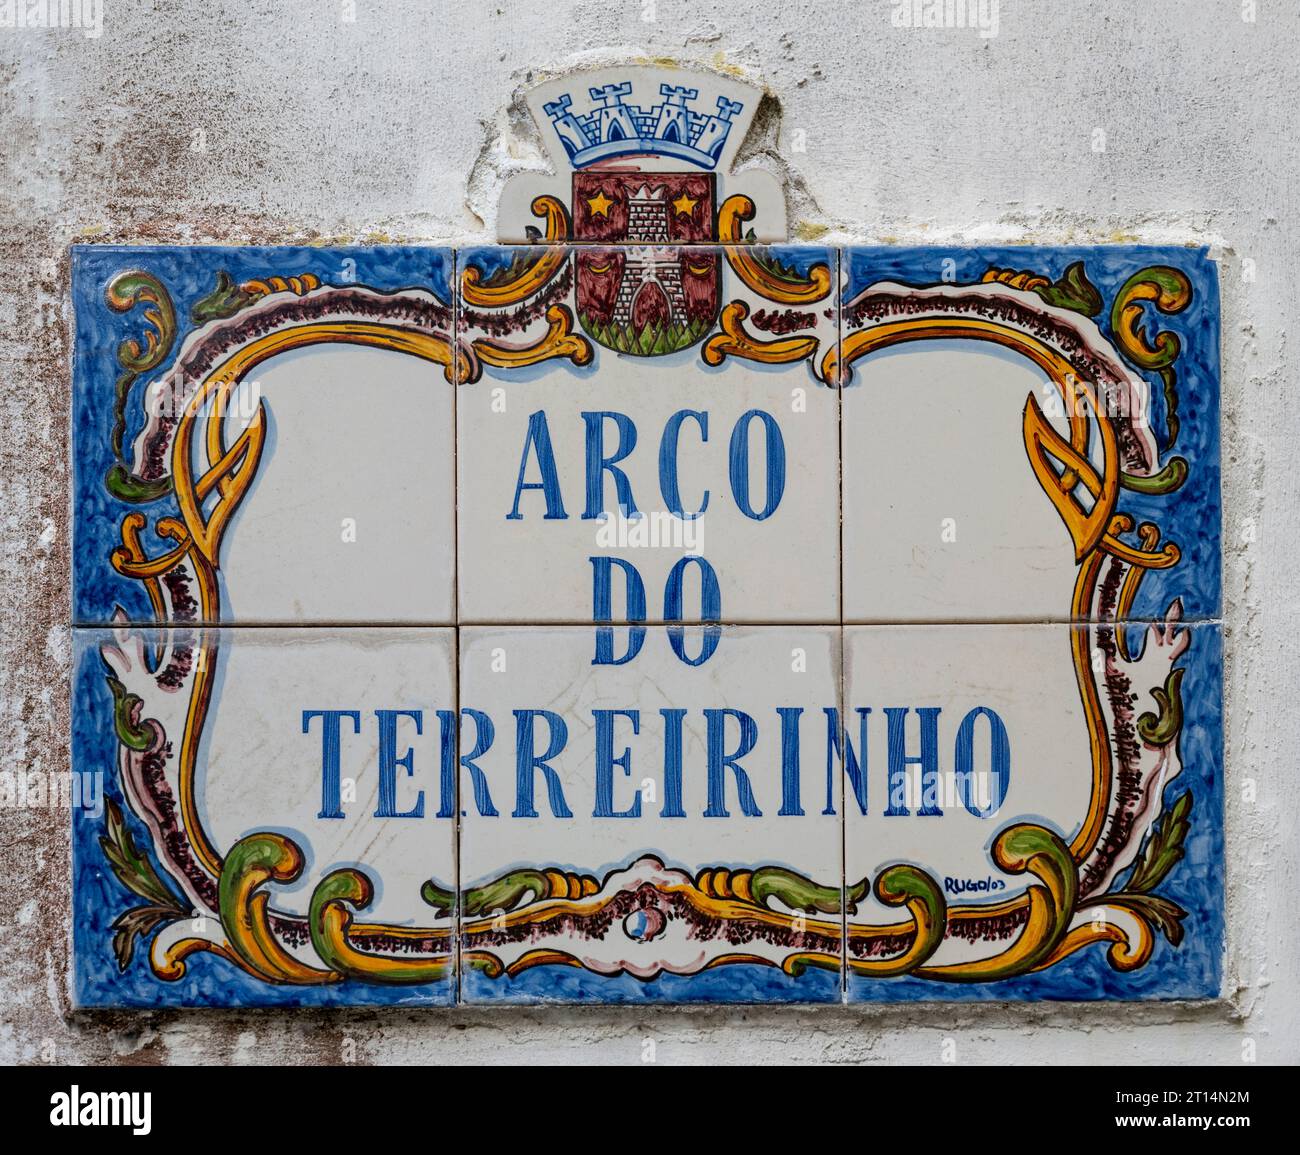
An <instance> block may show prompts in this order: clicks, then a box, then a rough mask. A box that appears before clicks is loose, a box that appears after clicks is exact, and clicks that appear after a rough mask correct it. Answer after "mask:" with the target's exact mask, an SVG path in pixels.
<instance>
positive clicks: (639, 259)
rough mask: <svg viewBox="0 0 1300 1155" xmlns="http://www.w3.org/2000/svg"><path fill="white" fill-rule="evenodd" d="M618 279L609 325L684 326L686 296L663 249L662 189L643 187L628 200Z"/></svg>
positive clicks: (674, 261) (674, 262) (671, 256)
mask: <svg viewBox="0 0 1300 1155" xmlns="http://www.w3.org/2000/svg"><path fill="white" fill-rule="evenodd" d="M627 243H628V245H629V246H631V247H630V248H629V250H628V252H627V256H626V259H625V261H624V265H623V278H622V280H621V282H620V283H619V286H618V296H617V297H616V298H615V301H614V321H615V322H616V323H617V324H620V325H631V326H632V327H633V328H634V329H637V330H639V329H641V328H642V327H643V326H644V325H645V324H646V323H647V322H650V323H654V322H659V323H660V324H663V325H667V324H670V323H672V322H673V321H679V322H683V323H684V322H685V320H686V295H685V293H683V292H682V270H681V264H680V263H679V261H678V258H677V255H676V253H675V252H674V251H673V250H672V249H671V248H667V247H666V246H667V245H668V244H669V237H668V199H667V190H666V187H665V186H664V185H657V186H656V187H654V188H651V187H650V186H649V185H648V184H643V185H642V186H641V187H640V188H639V189H638V190H637V191H636V192H634V193H633V194H632V195H631V196H630V197H629V198H628V220H627Z"/></svg>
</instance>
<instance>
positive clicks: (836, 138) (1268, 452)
mask: <svg viewBox="0 0 1300 1155" xmlns="http://www.w3.org/2000/svg"><path fill="white" fill-rule="evenodd" d="M1248 6H1249V5H1248ZM891 7H892V5H891V4H890V3H888V2H887V0H849V2H843V0H836V2H824V3H813V2H812V0H795V2H790V0H765V2H762V3H757V2H751V0H731V2H730V3H727V4H725V5H721V4H716V5H715V4H706V3H699V2H693V3H687V2H685V0H655V3H654V4H653V5H650V4H648V3H646V4H643V2H642V0H550V2H549V3H543V2H541V0H527V2H524V0H496V2H495V3H490V4H484V3H464V2H461V3H454V4H415V3H401V2H398V0H356V5H355V8H356V19H355V22H352V23H347V22H344V21H343V20H342V19H341V16H342V15H343V13H344V11H345V5H344V4H343V3H342V2H341V0H296V2H290V0H283V2H275V0H253V2H246V3H236V2H233V0H231V2H219V0H172V2H166V0H153V2H148V0H104V9H105V10H104V22H103V34H102V36H100V37H98V38H96V39H88V38H86V37H85V36H84V35H82V34H81V33H80V32H78V31H32V30H26V31H16V30H12V29H6V28H0V118H2V119H0V153H2V155H3V180H0V253H2V254H3V260H2V267H3V273H4V275H3V278H0V406H2V411H0V420H2V422H3V426H2V429H3V434H2V435H0V486H2V487H3V494H2V495H0V550H2V561H3V586H2V594H0V615H2V616H0V624H2V626H3V635H2V637H3V640H2V644H0V759H2V760H3V766H4V768H6V769H19V768H22V769H46V770H52V771H53V770H59V769H63V768H65V766H66V760H67V743H66V739H65V734H66V728H67V719H68V700H67V699H68V692H67V679H68V672H69V636H68V629H67V625H66V623H67V622H68V620H69V606H68V596H67V589H68V579H69V567H68V479H69V472H68V457H67V455H68V443H67V432H66V429H67V410H68V403H67V402H68V389H69V381H70V370H69V358H70V345H69V341H68V336H67V329H66V325H67V321H68V309H67V282H68V273H67V258H66V248H67V245H68V244H69V243H71V242H73V241H75V240H78V239H85V238H102V239H106V240H107V239H114V240H123V241H154V242H200V241H227V242H234V243H239V242H250V241H262V242H275V241H288V240H298V239H304V238H308V239H321V240H376V239H390V238H391V239H397V240H416V241H456V240H464V239H467V238H479V239H483V238H486V237H488V236H489V235H490V233H489V232H485V230H490V228H491V225H492V217H493V212H494V205H495V201H496V196H497V192H498V190H499V186H500V182H501V179H502V178H503V176H504V175H505V174H506V173H508V172H509V171H512V170H514V169H515V168H517V167H519V166H524V167H527V166H528V165H532V164H537V163H538V161H537V157H536V147H535V142H534V141H533V140H532V138H531V129H530V128H529V126H528V124H526V123H525V120H526V117H525V114H523V113H522V112H521V108H522V106H521V105H519V104H518V103H516V102H514V101H513V99H512V97H513V94H514V93H515V92H516V90H517V89H518V87H519V86H520V85H522V84H525V83H527V82H528V81H529V80H530V79H531V78H533V77H535V76H538V75H541V74H542V71H543V70H557V69H564V68H566V67H568V66H570V65H572V64H573V63H575V62H580V61H582V60H584V59H592V58H608V57H618V56H626V55H629V54H633V53H646V54H648V55H650V56H653V57H671V58H673V59H678V60H683V61H696V62H700V63H703V64H707V65H714V66H725V67H728V68H731V67H737V68H740V69H742V70H744V71H745V72H746V73H748V74H750V75H753V76H755V77H758V78H760V79H762V80H763V81H764V82H765V83H766V84H767V86H768V87H769V90H770V91H771V93H772V94H773V95H774V97H775V98H776V99H775V100H774V101H772V102H769V105H768V106H767V107H766V108H765V110H764V115H763V116H762V117H761V123H760V125H759V126H758V129H757V135H758V137H759V139H758V141H757V142H756V143H755V142H752V143H751V145H750V147H749V148H748V149H747V150H746V151H747V155H749V156H750V157H751V159H752V161H753V162H754V163H762V164H770V165H773V166H776V167H779V168H782V169H785V170H787V173H788V176H789V177H790V180H791V188H792V219H794V220H796V221H798V222H799V232H800V235H802V236H805V237H809V238H811V237H815V236H824V237H827V238H829V239H836V240H870V241H889V240H922V241H938V240H947V239H952V240H977V239H1023V240H1026V241H1028V240H1034V241H1044V242H1051V241H1108V240H1119V239H1141V240H1159V241H1171V240H1172V241H1181V240H1193V239H1203V240H1209V241H1210V242H1212V243H1214V244H1216V245H1217V246H1218V251H1219V254H1220V256H1221V258H1222V260H1223V287H1224V348H1223V365H1224V397H1223V434H1224V450H1223V463H1224V485H1225V493H1224V497H1225V525H1224V539H1225V543H1226V550H1227V553H1226V557H1225V591H1226V615H1227V645H1226V649H1227V687H1226V694H1227V703H1226V705H1227V759H1228V764H1227V782H1228V800H1229V807H1228V830H1227V837H1228V860H1227V871H1228V903H1229V909H1228V924H1229V934H1230V957H1229V960H1228V978H1227V984H1226V996H1225V998H1224V999H1223V1000H1222V1001H1221V1002H1219V1003H1216V1004H1212V1005H1198V1006H1180V1005H1174V1004H1170V1005H1154V1006H1137V1005H1118V1006H1114V1005H1112V1006H1061V1005H1056V1006H1052V1005H1042V1006H1030V1007H1025V1006H1015V1007H1011V1008H1006V1007H998V1006H981V1007H943V1006H929V1007H917V1008H912V1009H895V1008H877V1009H869V1008H864V1009H853V1010H841V1009H826V1008H817V1009H798V1010H796V1009H779V1010H778V1009H772V1010H766V1009H761V1010H727V1009H720V1010H681V1011H672V1010H666V1009H655V1010H653V1011H650V1010H630V1011H613V1010H594V1009H575V1010H546V1011H540V1010H538V1011H524V1012H521V1011H513V1010H510V1011H507V1010H495V1011H491V1012H488V1011H465V1010H460V1011H455V1012H451V1013H445V1014H439V1013H433V1014H430V1013H424V1014H419V1015H405V1014H401V1013H398V1014H396V1015H394V1014H385V1015H378V1014H373V1013H362V1012H349V1013H344V1014H333V1015H330V1014H314V1013H313V1014H307V1013H296V1014H266V1013H262V1014H252V1013H243V1014H241V1013H229V1014H225V1013H222V1014H212V1013H204V1014H177V1013H149V1014H139V1015H118V1014H98V1015H90V1014H81V1015H72V1014H70V1013H69V1011H68V999H67V985H66V981H65V976H66V973H67V969H68V965H69V949H68V938H67V933H66V926H67V921H68V910H69V895H68V884H67V877H68V847H67V839H66V835H65V831H66V828H67V824H68V816H67V814H66V812H57V811H41V810H12V809H9V810H0V878H2V879H3V880H4V885H3V886H0V1059H3V1060H6V1061H10V1062H12V1061H23V1062H36V1061H42V1060H44V1061H50V1060H55V1061H63V1062H70V1061H77V1060H82V1061H94V1060H100V1059H105V1058H110V1057H113V1056H117V1057H120V1058H122V1059H124V1060H128V1061H132V1062H166V1061H171V1062H203V1063H214V1062H238V1061H249V1062H256V1061H286V1062H293V1061H301V1060H302V1059H307V1058H319V1059H323V1060H337V1059H339V1058H340V1057H342V1058H345V1059H346V1058H350V1057H353V1056H355V1058H356V1059H357V1060H358V1061H370V1060H390V1061H417V1060H421V1059H434V1060H436V1059H444V1060H445V1059H448V1058H455V1059H458V1060H462V1061H467V1062H469V1061H476V1060H481V1061H493V1060H499V1059H501V1058H503V1057H504V1058H508V1059H510V1060H514V1061H527V1062H537V1061H545V1060H559V1061H567V1062H574V1063H589V1062H600V1063H612V1062H619V1061H626V1062H640V1061H642V1058H643V1056H644V1054H645V1042H646V1040H654V1042H655V1044H656V1046H655V1055H656V1058H657V1061H659V1062H661V1063H672V1062H682V1063H705V1062H708V1063H717V1062H725V1061H727V1060H746V1061H762V1060H795V1061H800V1062H817V1061H822V1062H856V1061H867V1062H889V1061H904V1060H910V1061H922V1062H937V1061H939V1060H940V1059H941V1058H943V1057H944V1052H943V1049H942V1048H943V1044H944V1042H945V1040H949V1039H951V1040H954V1041H955V1058H956V1061H957V1062H960V1063H987V1062H1033V1061H1037V1062H1043V1061H1060V1062H1086V1063H1093V1064H1098V1063H1110V1062H1127V1061H1144V1062H1154V1063H1160V1064H1171V1063H1184V1062H1216V1063H1237V1062H1240V1061H1242V1057H1243V1048H1244V1047H1245V1049H1246V1052H1247V1053H1248V1052H1249V1049H1250V1045H1253V1048H1254V1053H1255V1055H1256V1056H1257V1059H1258V1061H1261V1062H1279V1061H1290V1062H1294V1061H1296V1059H1297V1057H1300V1042H1298V1041H1297V1038H1298V1027H1300V1023H1297V1018H1298V1014H1297V1011H1298V1003H1297V969H1298V968H1297V956H1298V953H1300V926H1298V925H1297V922H1298V920H1297V903H1296V901H1295V897H1294V889H1295V884H1296V881H1297V880H1296V869H1295V855H1294V852H1293V847H1294V839H1295V835H1296V828H1297V821H1296V820H1297V806H1296V803H1297V793H1298V792H1297V784H1296V783H1297V779H1296V767H1297V765H1300V741H1298V740H1297V739H1298V734H1297V730H1298V729H1300V723H1298V721H1297V719H1298V717H1300V714H1298V712H1297V710H1296V707H1295V694H1296V689H1297V686H1296V680H1297V679H1296V671H1297V640H1296V639H1297V625H1298V624H1300V608H1298V606H1297V598H1296V588H1297V573H1298V572H1300V550H1297V544H1296V535H1297V530H1296V524H1295V523H1296V519H1297V516H1298V515H1300V501H1298V498H1300V471H1298V470H1297V469H1296V468H1295V465H1294V463H1293V459H1292V454H1293V452H1294V448H1293V447H1294V446H1295V445H1296V444H1297V434H1300V421H1298V420H1297V416H1296V413H1297V408H1296V392H1297V390H1296V384H1297V382H1296V372H1297V363H1296V352H1295V346H1294V342H1293V341H1289V340H1288V337H1289V336H1290V330H1291V329H1292V328H1293V327H1294V323H1295V313H1296V305H1295V301H1296V287H1295V277H1296V270H1297V265H1298V263H1300V244H1298V243H1297V228H1298V227H1300V220H1297V203H1296V202H1297V192H1296V190H1297V187H1300V165H1298V164H1297V127H1298V126H1297V115H1296V113H1297V103H1298V101H1300V96H1298V95H1297V94H1298V86H1297V83H1296V71H1297V66H1296V60H1297V58H1298V57H1300V17H1298V16H1297V14H1296V10H1295V6H1294V4H1292V3H1289V2H1284V0H1258V5H1257V10H1256V13H1255V19H1254V22H1253V23H1252V22H1247V21H1246V20H1243V17H1242V9H1243V4H1242V0H1196V2H1192V0H1181V2H1180V0H1148V2H1146V3H1142V4H1133V3H1132V2H1131V0H1093V2H1092V3H1089V4H1066V3H1061V2H1060V0H1001V5H1000V21H999V35H998V36H996V37H994V38H981V37H980V36H978V35H977V34H976V33H974V32H972V31H969V30H956V29H954V30H928V31H910V30H902V29H896V28H893V27H892V26H891V24H890V19H889V14H890V9H891ZM651 14H653V17H654V19H652V20H647V19H644V17H645V16H648V15H651ZM1098 128H1100V129H1102V130H1103V131H1104V133H1105V136H1106V147H1105V151H1104V152H1100V153H1098V152H1094V151H1093V139H1094V136H1093V134H1094V130H1095V129H1098ZM200 133H201V134H202V135H201V136H200ZM797 134H798V135H797ZM796 142H798V143H800V144H802V146H803V150H802V151H796V150H795V149H794V147H793V146H794V145H795V143H796ZM200 143H201V144H202V146H203V147H202V148H196V147H194V146H196V145H197V144H200ZM1247 259H1248V260H1250V261H1253V262H1254V274H1255V275H1254V280H1253V281H1251V280H1248V279H1246V277H1245V276H1243V273H1244V271H1245V269H1246V268H1247V267H1248V266H1245V265H1244V263H1243V262H1244V261H1245V260H1247ZM1251 537H1253V539H1254V540H1253V541H1250V540H1246V539H1248V538H1251ZM1248 780H1252V781H1253V783H1254V790H1255V798H1254V801H1249V802H1247V801H1243V800H1242V793H1243V790H1245V789H1246V787H1247V784H1248Z"/></svg>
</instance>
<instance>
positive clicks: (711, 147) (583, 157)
mask: <svg viewBox="0 0 1300 1155" xmlns="http://www.w3.org/2000/svg"><path fill="white" fill-rule="evenodd" d="M587 91H588V92H589V93H590V94H591V99H592V100H593V101H595V102H596V107H595V108H593V109H592V110H591V111H590V112H586V113H575V112H574V111H573V99H572V97H570V96H569V94H568V93H567V92H566V93H563V94H561V95H560V96H559V97H558V98H557V99H556V100H551V101H547V102H546V103H545V104H544V105H543V106H542V108H543V109H544V110H545V112H546V115H547V116H549V117H550V118H551V125H552V127H554V129H555V133H556V135H557V136H558V137H559V138H560V143H561V144H563V145H564V151H565V152H566V153H568V155H569V160H570V162H571V163H572V164H573V167H574V168H585V167H586V166H587V165H590V164H595V163H596V162H597V161H598V160H605V159H607V158H609V157H611V156H625V155H628V154H634V153H658V154H661V155H664V156H675V157H678V158H680V159H681V160H686V161H690V163H691V164H694V165H697V166H699V167H700V168H706V169H711V168H714V167H716V165H717V163H718V159H719V157H721V156H722V149H723V146H724V145H725V144H726V143H727V134H728V133H730V132H731V118H732V117H733V116H737V115H739V114H740V113H741V112H743V111H744V107H745V106H744V105H743V104H740V103H738V102H737V101H734V100H728V99H727V98H726V97H725V96H719V97H718V109H717V111H716V112H713V113H702V112H696V111H695V110H694V109H693V108H691V107H690V101H692V100H695V99H696V98H697V97H698V96H699V95H700V90H699V89H698V88H686V87H684V86H681V85H676V84H661V85H660V86H659V94H660V95H661V96H663V97H664V99H663V100H662V101H661V102H660V103H658V104H655V105H651V106H650V107H649V108H641V107H639V106H638V105H635V104H627V103H625V100H624V98H625V97H628V96H631V95H632V83H631V81H624V82H623V83H622V84H605V85H602V86H601V87H599V88H589V89H587Z"/></svg>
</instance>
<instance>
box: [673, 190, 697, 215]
mask: <svg viewBox="0 0 1300 1155" xmlns="http://www.w3.org/2000/svg"><path fill="white" fill-rule="evenodd" d="M699 203H700V202H699V201H698V200H696V199H695V197H688V196H687V195H686V194H685V193H682V195H681V196H679V197H678V198H677V199H676V200H675V201H673V208H674V209H676V210H677V215H678V216H679V217H689V216H693V215H694V213H695V206H696V205H697V204H699Z"/></svg>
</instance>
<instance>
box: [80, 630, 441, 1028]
mask: <svg viewBox="0 0 1300 1155" xmlns="http://www.w3.org/2000/svg"><path fill="white" fill-rule="evenodd" d="M75 642H76V646H75V648H76V653H75V675H74V677H75V683H74V695H75V697H74V701H75V704H76V713H75V718H74V723H73V759H74V765H76V766H77V767H78V769H79V771H80V774H79V778H80V781H81V782H83V783H85V782H87V781H92V782H94V783H96V786H95V789H94V791H93V795H92V797H93V798H95V799H97V800H98V804H97V805H91V806H87V805H84V804H83V806H82V807H81V808H79V809H77V810H74V814H75V815H76V817H75V818H74V828H73V840H74V856H73V857H74V891H75V894H74V903H75V907H76V910H77V919H76V926H75V931H74V934H75V954H76V981H75V990H76V997H77V1001H78V1003H79V1004H80V1005H82V1006H156V1005H207V1006H212V1005H216V1006H233V1005H250V1004H302V1005H312V1004H319V1005H328V1004H341V1003H363V1004H371V1003H446V1002H449V1001H451V999H452V998H453V995H454V977H455V976H454V960H455V931H454V914H455V906H454V894H455V888H456V881H455V878H456V875H455V857H454V841H455V761H454V758H455V741H456V738H455V724H456V712H455V634H454V632H453V631H451V630H439V629H424V630H419V629H405V630H376V629H333V628H331V629H325V628H316V629H279V628H268V629H238V628H236V629H218V628H213V627H172V628H167V629H160V628H153V629H150V628H137V627H134V626H129V625H126V624H121V625H119V626H118V627H116V628H114V629H97V630H89V629H88V630H78V631H76V633H75Z"/></svg>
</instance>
